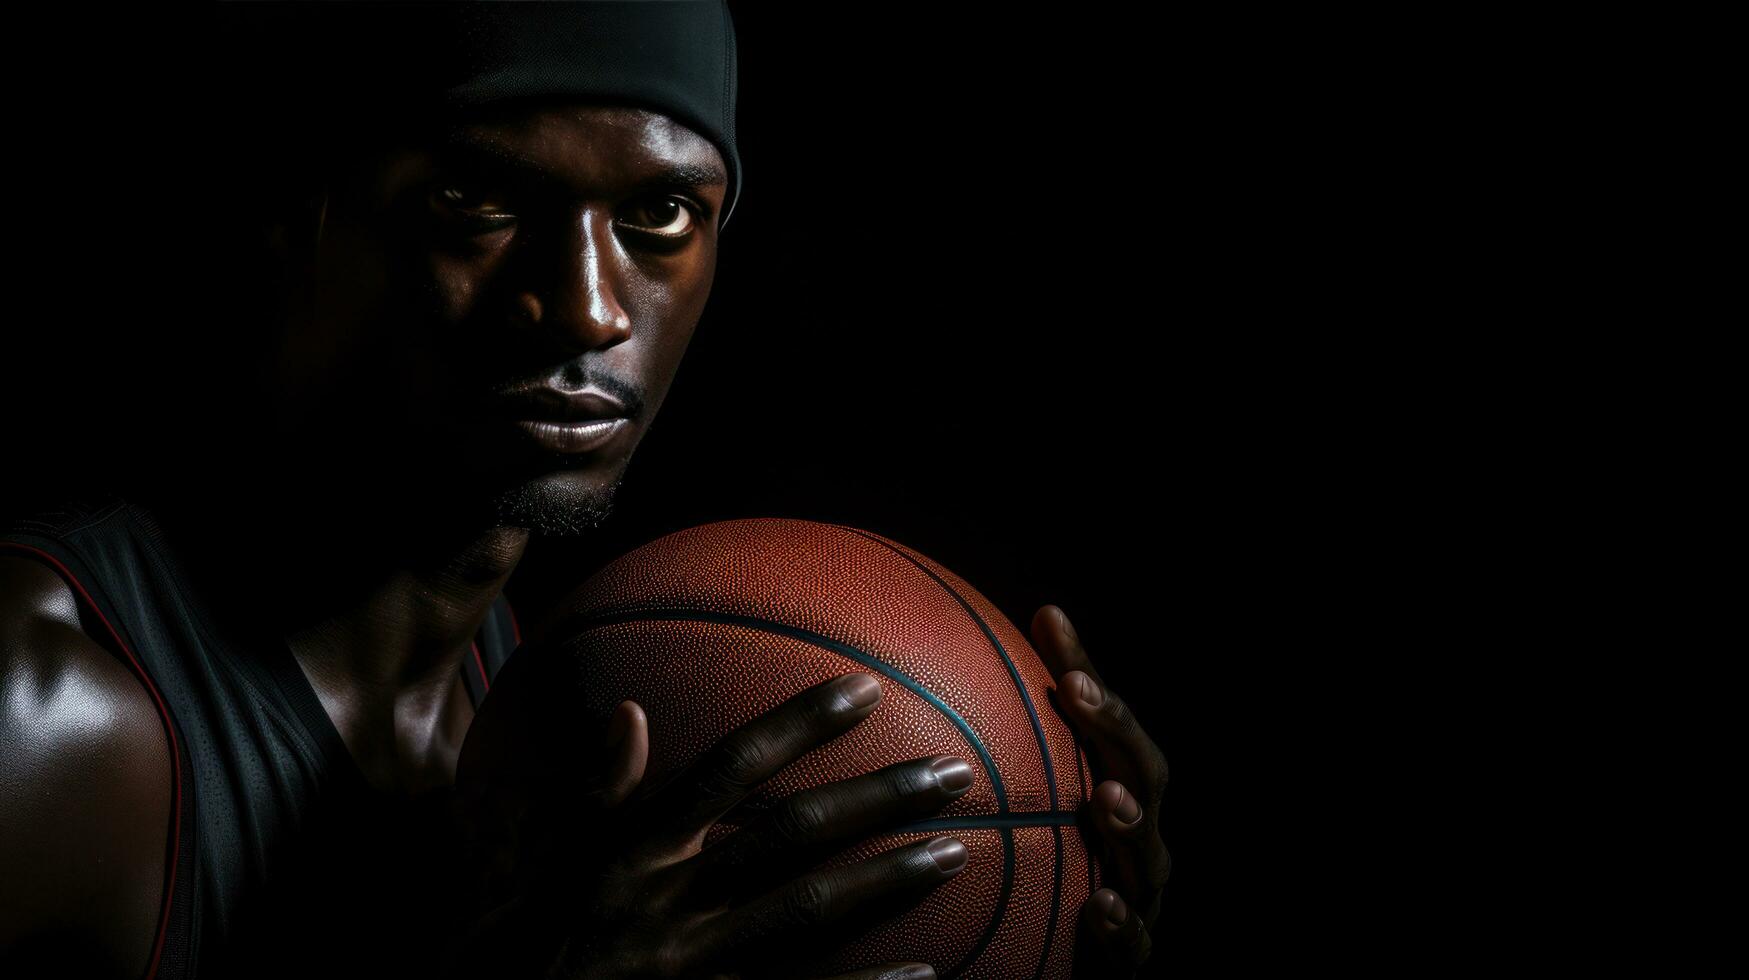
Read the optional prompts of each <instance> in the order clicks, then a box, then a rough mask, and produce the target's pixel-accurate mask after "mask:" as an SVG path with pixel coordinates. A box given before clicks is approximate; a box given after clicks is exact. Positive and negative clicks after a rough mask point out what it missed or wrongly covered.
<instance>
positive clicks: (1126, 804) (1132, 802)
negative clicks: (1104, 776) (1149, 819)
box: [1111, 786, 1142, 824]
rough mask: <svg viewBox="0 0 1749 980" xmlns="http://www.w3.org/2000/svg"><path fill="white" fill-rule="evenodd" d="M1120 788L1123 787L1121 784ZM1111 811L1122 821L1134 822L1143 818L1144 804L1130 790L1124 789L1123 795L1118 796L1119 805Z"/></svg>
mask: <svg viewBox="0 0 1749 980" xmlns="http://www.w3.org/2000/svg"><path fill="white" fill-rule="evenodd" d="M1118 788H1119V789H1123V787H1121V786H1120V787H1118ZM1111 812H1112V815H1113V816H1115V817H1117V819H1118V820H1119V821H1121V822H1122V823H1125V824H1133V823H1135V822H1136V821H1138V820H1140V819H1142V804H1141V803H1139V802H1137V800H1136V798H1135V797H1134V796H1131V795H1130V791H1129V790H1127V789H1124V790H1123V795H1122V796H1119V797H1118V798H1117V806H1116V807H1115V808H1114V809H1113V810H1112V811H1111Z"/></svg>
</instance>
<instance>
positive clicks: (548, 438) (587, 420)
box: [494, 387, 631, 453]
mask: <svg viewBox="0 0 1749 980" xmlns="http://www.w3.org/2000/svg"><path fill="white" fill-rule="evenodd" d="M494 404H495V406H496V411H495V412H494V414H496V415H498V417H499V418H501V419H504V420H505V421H508V422H511V423H514V426H515V428H516V429H518V430H520V431H521V433H522V434H523V436H524V437H526V438H527V439H528V440H529V441H530V442H532V443H533V444H534V445H536V446H539V447H540V448H542V449H545V450H547V451H548V452H557V453H585V452H590V451H593V450H596V449H601V448H603V447H605V446H607V445H609V444H610V443H613V442H614V441H616V440H617V438H618V436H619V435H620V434H621V433H622V432H624V431H626V430H627V429H629V428H630V427H631V420H630V419H629V418H628V417H627V415H626V408H625V405H624V403H622V402H621V401H620V400H619V399H617V398H615V397H613V396H612V395H609V394H607V393H606V392H604V391H600V390H597V389H592V388H585V389H583V390H581V391H560V390H558V389H556V388H547V387H538V388H531V389H527V390H524V391H521V392H517V393H515V394H513V395H510V396H506V397H504V398H501V399H499V400H498V401H497V402H495V403H494Z"/></svg>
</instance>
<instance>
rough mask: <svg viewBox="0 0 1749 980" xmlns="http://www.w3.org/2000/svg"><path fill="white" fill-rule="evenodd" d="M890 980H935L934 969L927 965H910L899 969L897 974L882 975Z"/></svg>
mask: <svg viewBox="0 0 1749 980" xmlns="http://www.w3.org/2000/svg"><path fill="white" fill-rule="evenodd" d="M882 976H883V977H891V978H892V980H935V967H933V966H930V965H929V964H928V963H912V964H909V965H907V966H902V967H900V968H899V971H898V972H897V973H886V974H882Z"/></svg>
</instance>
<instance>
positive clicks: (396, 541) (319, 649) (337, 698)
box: [161, 480, 529, 787]
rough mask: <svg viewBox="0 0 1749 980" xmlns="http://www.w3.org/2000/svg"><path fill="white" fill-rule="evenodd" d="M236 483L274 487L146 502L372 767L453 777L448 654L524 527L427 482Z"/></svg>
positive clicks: (515, 552)
mask: <svg viewBox="0 0 1749 980" xmlns="http://www.w3.org/2000/svg"><path fill="white" fill-rule="evenodd" d="M359 482H361V483H366V484H371V485H372V486H375V485H380V484H375V483H373V481H359ZM250 483H251V484H252V485H256V486H261V485H274V486H276V487H277V488H278V491H279V492H276V493H275V494H274V495H273V496H272V497H271V498H270V499H261V498H254V499H251V498H246V497H241V496H239V495H237V494H233V493H223V492H214V491H215V490H218V491H222V490H223V489H225V488H224V487H223V486H220V485H215V484H207V485H206V489H205V490H202V491H199V492H198V493H196V494H190V493H186V492H184V493H178V494H176V495H174V496H175V500H174V503H170V504H167V505H161V509H162V510H163V513H162V514H161V519H163V520H164V521H165V523H166V524H167V525H170V526H171V530H170V532H169V533H170V534H171V536H172V537H173V538H175V539H177V540H178V542H179V546H180V547H182V548H183V549H184V550H186V551H187V552H189V561H188V565H189V567H190V569H191V574H194V575H195V576H196V577H197V578H203V579H204V580H205V581H206V583H207V585H206V586H205V587H206V588H208V589H210V591H211V593H212V594H213V595H214V596H215V599H216V601H218V602H220V603H221V605H223V606H224V607H226V608H228V609H229V610H231V611H232V612H233V613H235V614H236V615H239V616H246V617H249V621H250V622H252V623H253V624H255V625H256V626H257V627H265V628H267V629H268V630H269V631H270V632H271V633H273V634H274V635H277V636H278V637H279V638H280V639H283V640H284V642H285V643H286V645H287V646H288V647H289V648H290V650H291V652H292V654H293V656H294V658H295V659H296V660H297V662H298V664H299V665H300V666H301V667H302V668H303V670H304V673H305V674H306V676H308V677H309V679H310V683H311V686H312V687H313V688H314V689H315V691H316V693H317V695H318V696H319V697H320V699H321V700H322V703H323V705H324V707H325V708H327V710H328V714H329V716H330V718H331V719H332V720H333V722H334V725H335V728H336V729H337V730H339V732H340V734H341V736H342V738H344V739H345V741H346V742H347V744H348V746H349V747H350V748H351V749H352V753H353V756H354V758H355V760H356V761H357V762H358V764H359V766H360V768H361V769H362V770H364V771H365V773H366V775H367V777H368V778H370V779H371V780H372V782H374V783H377V784H378V785H396V786H401V787H408V786H412V785H419V786H421V787H426V786H430V785H433V784H435V785H442V784H445V782H446V779H453V760H454V753H455V752H456V751H458V750H459V748H460V740H461V736H462V735H463V734H465V732H466V724H467V721H468V720H469V719H471V716H472V704H471V702H470V701H468V699H467V697H466V692H465V689H463V688H462V687H461V683H460V678H461V666H462V663H463V658H464V657H468V656H471V642H472V639H473V637H474V636H475V634H476V633H477V632H478V630H479V628H480V625H481V624H482V623H483V622H484V620H485V618H486V615H487V614H488V612H490V609H491V606H492V603H493V602H494V601H495V600H496V599H497V597H498V596H499V594H500V593H501V592H502V591H503V588H504V584H505V582H506V581H507V580H508V579H509V578H510V575H511V573H512V572H513V571H515V569H516V566H517V564H518V562H519V561H520V560H521V559H522V556H523V553H524V550H525V549H526V547H527V544H528V538H529V531H528V529H526V528H520V527H504V526H498V525H497V524H496V523H495V522H494V521H492V520H491V519H490V517H489V516H488V515H486V514H484V513H482V512H481V510H480V509H479V508H478V507H477V506H473V507H471V506H469V505H468V504H467V502H466V501H463V500H458V499H456V498H455V497H450V498H447V499H446V498H445V497H443V496H441V495H438V494H431V493H415V494H408V495H404V496H392V495H389V496H385V495H381V494H373V493H370V492H369V490H368V489H367V490H365V491H364V492H362V493H360V494H353V495H351V496H348V497H346V498H344V499H341V498H337V497H335V496H324V495H322V494H321V493H320V492H318V491H317V490H315V489H313V488H309V487H304V488H299V489H296V490H293V489H291V488H288V487H286V486H285V485H284V484H270V483H268V482H267V481H259V480H252V481H250ZM245 583H246V586H245Z"/></svg>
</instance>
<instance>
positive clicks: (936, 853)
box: [929, 837, 968, 874]
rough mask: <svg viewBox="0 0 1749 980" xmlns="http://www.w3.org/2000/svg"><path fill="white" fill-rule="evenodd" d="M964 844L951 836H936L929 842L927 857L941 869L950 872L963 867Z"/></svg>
mask: <svg viewBox="0 0 1749 980" xmlns="http://www.w3.org/2000/svg"><path fill="white" fill-rule="evenodd" d="M967 856H968V855H967V852H966V845H964V844H961V843H960V842H959V841H957V840H955V839H954V838H952V837H937V838H936V839H934V840H932V841H930V842H929V857H930V859H931V860H933V861H934V862H935V866H936V867H937V868H940V869H941V870H942V871H945V872H948V873H950V874H951V873H952V872H955V871H958V870H959V869H961V868H963V867H965V864H966V857H967Z"/></svg>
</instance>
